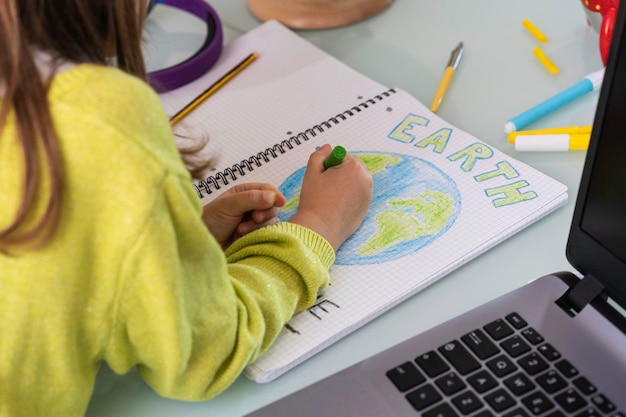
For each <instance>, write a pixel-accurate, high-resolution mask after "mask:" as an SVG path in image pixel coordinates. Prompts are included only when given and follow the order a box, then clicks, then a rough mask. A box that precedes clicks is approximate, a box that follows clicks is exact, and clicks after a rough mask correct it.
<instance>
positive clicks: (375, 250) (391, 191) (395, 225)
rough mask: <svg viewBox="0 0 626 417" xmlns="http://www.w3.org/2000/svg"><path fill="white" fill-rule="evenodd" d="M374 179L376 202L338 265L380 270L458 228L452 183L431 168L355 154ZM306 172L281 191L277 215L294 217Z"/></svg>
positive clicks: (389, 156)
mask: <svg viewBox="0 0 626 417" xmlns="http://www.w3.org/2000/svg"><path fill="white" fill-rule="evenodd" d="M352 153H353V154H354V155H356V156H358V157H359V158H361V160H363V162H365V165H366V166H367V168H368V170H369V171H370V172H371V173H372V176H373V178H374V198H373V200H372V203H371V204H370V207H369V210H368V213H367V215H366V216H365V220H364V221H363V224H362V225H361V227H360V228H359V229H358V230H357V231H356V233H355V234H354V235H352V237H350V239H348V240H347V241H346V242H345V243H344V244H343V245H342V246H341V247H340V248H339V250H338V251H337V258H336V261H335V263H336V264H338V265H369V264H378V263H383V262H387V261H391V260H394V259H398V258H401V257H403V256H406V255H409V254H412V253H414V252H416V251H418V250H420V249H422V248H424V247H426V246H427V245H429V244H430V243H432V242H433V241H435V240H436V239H437V238H438V237H439V236H441V235H442V234H444V233H445V232H446V231H447V230H448V229H449V228H450V227H451V226H452V224H454V221H455V220H456V218H457V216H458V214H459V212H460V209H461V196H460V193H459V191H458V189H457V187H456V184H455V183H454V181H453V180H452V179H451V178H450V177H448V176H447V175H446V174H444V173H443V172H442V171H441V170H439V169H438V168H437V167H436V166H434V165H433V164H431V163H429V162H426V161H424V160H422V159H419V158H415V157H412V156H407V155H402V154H393V153H378V152H376V153H374V152H352ZM304 171H305V168H304V167H303V168H301V169H299V170H298V171H296V172H294V173H293V174H292V175H291V176H289V178H287V179H286V180H285V181H284V182H283V184H282V185H281V186H280V187H279V188H280V190H281V192H282V193H283V194H284V195H285V197H286V198H287V204H286V205H285V207H284V208H283V211H282V212H281V214H280V215H279V218H280V220H283V221H286V220H288V219H289V218H290V217H291V216H292V215H294V214H295V212H296V209H297V207H298V202H299V199H300V187H301V185H302V178H303V175H304Z"/></svg>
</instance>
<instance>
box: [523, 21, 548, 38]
mask: <svg viewBox="0 0 626 417" xmlns="http://www.w3.org/2000/svg"><path fill="white" fill-rule="evenodd" d="M522 26H524V27H525V28H526V30H527V31H529V32H530V33H531V34H532V35H533V36H534V37H535V38H537V40H538V41H539V42H541V43H546V42H547V41H548V37H547V36H546V35H544V34H543V32H542V31H540V30H539V28H538V27H537V26H535V25H534V23H533V22H531V21H530V20H528V19H524V20H522Z"/></svg>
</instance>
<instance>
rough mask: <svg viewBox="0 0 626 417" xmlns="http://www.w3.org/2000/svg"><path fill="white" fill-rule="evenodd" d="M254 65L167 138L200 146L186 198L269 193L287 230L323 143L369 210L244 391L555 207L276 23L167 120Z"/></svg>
mask: <svg viewBox="0 0 626 417" xmlns="http://www.w3.org/2000/svg"><path fill="white" fill-rule="evenodd" d="M253 51H256V52H257V53H258V54H259V58H258V59H257V61H255V62H254V63H253V64H252V65H251V66H250V67H249V68H247V69H246V70H245V71H243V72H242V73H240V74H239V75H238V76H237V77H236V78H235V79H233V80H232V81H231V82H229V83H228V84H227V85H226V86H225V87H223V88H222V89H221V90H219V91H218V92H217V93H216V94H215V95H214V96H212V97H211V98H209V99H208V100H207V101H206V102H205V103H203V104H202V106H200V107H199V108H198V109H196V110H195V111H194V112H193V113H191V114H190V115H189V116H187V118H185V119H184V120H183V122H181V125H180V126H177V128H178V129H182V130H183V131H185V132H190V131H191V132H193V133H195V134H197V133H199V132H204V133H206V134H208V135H209V138H210V142H209V143H210V145H209V147H208V149H207V152H208V154H210V155H213V156H215V157H216V170H215V171H211V172H207V173H206V175H204V176H203V179H202V180H201V181H198V182H196V183H195V184H194V185H195V187H196V190H197V192H198V196H199V197H200V198H201V199H202V201H203V202H204V203H206V202H208V201H210V200H211V199H213V198H215V197H216V196H218V195H219V194H220V193H222V192H223V191H224V190H226V189H228V187H230V186H232V185H233V184H237V183H239V182H243V181H254V182H269V183H271V184H274V185H276V186H277V187H279V188H280V189H281V191H282V192H283V193H284V194H285V196H286V197H287V200H288V203H287V205H286V206H285V208H284V210H283V212H282V213H281V219H282V220H287V219H288V218H289V217H290V216H291V215H292V214H293V213H294V211H295V209H296V208H297V201H298V193H299V187H300V185H301V179H302V174H303V172H304V167H305V165H306V162H307V159H308V157H309V155H310V154H311V152H313V151H314V150H315V148H316V147H317V146H320V145H322V144H324V143H329V144H331V145H343V146H344V147H346V148H347V149H348V150H349V151H350V152H351V153H354V154H356V155H358V156H359V157H360V158H361V159H362V160H363V161H364V162H365V163H366V165H367V167H368V169H369V170H370V171H371V172H372V174H373V178H374V199H373V201H372V204H371V206H370V210H369V212H368V214H367V216H366V218H365V221H364V223H363V225H362V226H361V227H360V228H359V230H358V231H357V232H356V233H355V234H354V235H353V236H352V237H351V238H350V239H349V240H348V241H347V242H346V243H345V244H344V245H343V246H342V247H341V248H340V249H339V250H338V252H337V259H336V263H335V265H334V266H333V267H332V269H331V285H330V287H329V288H328V289H327V290H326V291H325V292H324V294H323V295H322V296H321V297H320V298H319V299H318V300H317V303H316V304H315V305H314V306H313V307H311V308H310V309H308V310H307V311H304V312H302V313H300V314H298V315H296V316H295V317H294V318H293V319H292V320H291V321H290V322H289V323H288V324H287V325H286V326H285V327H284V330H283V332H282V333H281V334H280V335H279V337H278V339H277V340H276V342H275V343H274V345H273V346H272V347H271V348H270V349H269V350H268V351H267V352H266V353H265V354H264V355H263V356H261V357H260V358H259V359H258V360H256V362H254V363H252V364H251V365H249V366H248V367H247V369H246V371H245V373H246V375H247V376H248V377H249V378H251V379H252V380H254V381H257V382H267V381H271V380H273V379H274V378H276V377H278V376H279V375H281V374H283V373H284V372H286V371H287V370H289V369H291V368H293V367H294V366H296V365H297V364H299V363H301V362H302V361H304V360H306V359H307V358H309V357H311V356H312V355H314V354H315V353H317V352H319V351H320V350H322V349H324V348H325V347H327V346H329V345H331V344H332V343H334V342H336V341H337V340H339V339H341V338H342V337H344V336H346V335H347V334H349V333H350V332H352V331H354V330H355V329H357V328H359V327H360V326H363V325H364V324H366V323H367V322H368V321H370V320H372V319H374V318H375V317H377V316H379V315H380V314H382V313H384V312H385V311H387V310H389V309H390V308H392V307H394V306H395V305H397V304H398V303H400V302H402V301H403V300H405V299H407V298H408V297H411V296H413V295H415V294H416V293H417V292H419V291H420V290H421V289H423V288H425V287H426V286H428V285H430V284H432V283H434V282H435V281H437V280H438V279H441V278H443V277H445V275H446V274H448V273H449V272H451V271H453V270H454V269H456V268H458V267H460V266H461V265H463V264H464V263H466V262H468V261H469V260H471V259H473V258H474V257H476V256H478V255H480V254H481V253H483V252H485V251H486V250H488V249H489V248H491V247H493V246H494V245H496V244H498V243H499V242H501V241H502V240H504V239H506V238H508V237H510V236H511V235H513V234H514V233H516V232H518V231H519V230H521V229H523V228H524V227H526V226H528V225H530V224H531V223H533V222H534V221H536V220H538V219H540V218H541V217H543V216H545V215H547V214H548V213H550V212H551V211H553V210H555V209H556V208H558V207H560V206H561V205H563V204H564V203H565V202H566V201H567V188H566V187H565V186H564V185H563V184H561V183H559V182H557V181H555V180H554V179H552V178H550V177H548V176H546V175H544V174H542V173H541V172H539V171H537V170H535V169H533V168H531V167H529V166H527V165H525V164H523V163H521V162H520V161H517V160H515V159H513V158H511V157H510V156H508V155H506V154H504V153H502V152H500V151H498V150H497V149H495V148H493V147H491V146H489V145H488V144H486V143H484V142H481V141H480V140H479V139H477V138H475V137H473V136H472V135H470V134H468V133H466V132H464V131H462V130H461V129H458V128H456V127H455V126H453V125H451V124H450V123H448V122H446V121H445V120H442V119H441V118H440V117H438V116H437V115H435V114H433V113H432V112H430V110H429V109H428V108H427V107H426V106H424V105H423V104H422V103H420V102H419V101H418V100H416V99H415V98H414V97H412V96H411V95H410V94H408V93H407V92H405V91H403V90H402V89H399V88H388V87H386V86H383V85H381V84H379V83H377V82H375V81H374V80H371V79H369V78H368V77H366V76H364V75H362V74H360V73H358V72H357V71H355V70H353V69H352V68H350V67H348V66H346V65H345V64H343V63H342V62H340V61H339V60H337V59H335V58H334V57H332V56H330V55H329V54H327V53H326V52H323V51H322V50H320V49H318V48H317V47H316V46H314V45H312V44H311V43H309V42H308V41H306V40H305V39H303V38H301V37H299V36H298V35H297V34H296V33H294V32H292V31H291V30H289V29H287V28H285V27H284V26H282V25H281V24H280V23H278V22H275V21H269V22H267V23H264V24H262V25H260V26H258V27H257V28H255V29H253V30H252V31H250V32H248V33H246V34H245V35H243V36H241V37H240V38H238V39H236V40H235V41H233V42H232V43H230V44H228V45H226V46H225V48H224V52H223V55H222V57H221V58H220V60H219V62H218V63H217V65H216V66H215V67H214V68H213V69H212V70H211V71H210V72H209V73H208V74H206V75H205V76H204V77H202V78H200V79H199V80H197V81H195V82H193V83H192V84H189V85H188V86H186V87H183V88H181V89H178V90H175V91H172V92H169V93H166V94H163V95H162V96H161V97H162V100H163V103H164V105H165V107H166V110H167V111H168V112H169V114H174V113H175V112H176V111H178V110H179V109H180V108H182V107H183V106H184V105H185V104H187V103H188V102H189V101H190V100H191V99H193V98H194V97H195V96H196V95H197V94H198V92H200V91H203V90H204V89H205V88H206V86H208V85H210V84H211V83H212V82H214V81H215V80H217V79H218V78H219V77H220V76H221V75H222V74H224V73H226V72H228V70H230V68H232V67H233V66H234V65H235V64H236V63H238V62H239V61H241V60H242V59H243V58H244V57H245V56H247V55H248V54H249V53H251V52H253ZM199 157H202V153H200V155H199Z"/></svg>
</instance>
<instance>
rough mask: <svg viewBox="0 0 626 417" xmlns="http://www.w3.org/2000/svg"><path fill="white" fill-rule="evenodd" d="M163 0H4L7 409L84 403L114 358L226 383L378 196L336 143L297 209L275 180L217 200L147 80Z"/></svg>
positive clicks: (294, 308) (164, 381) (149, 373)
mask: <svg viewBox="0 0 626 417" xmlns="http://www.w3.org/2000/svg"><path fill="white" fill-rule="evenodd" d="M147 6H148V5H147V0H135V1H131V0H88V1H87V0H64V1H59V0H2V6H1V7H0V387H1V388H0V416H2V417H8V416H10V417H18V416H29V417H34V416H64V417H71V416H82V415H84V413H85V410H86V407H87V404H88V402H89V397H90V395H91V392H92V389H93V385H94V380H95V376H96V373H97V371H98V366H99V364H100V362H101V361H106V362H107V363H108V364H109V366H110V367H111V368H112V369H113V370H115V371H116V372H118V373H124V372H127V371H128V370H129V369H130V368H132V367H135V366H136V367H137V368H138V370H139V372H140V373H141V375H142V376H143V378H144V379H145V381H146V382H147V383H148V384H149V385H150V386H151V387H153V388H154V389H155V390H156V391H157V392H158V393H160V394H161V395H164V396H167V397H171V398H178V399H184V400H202V399H207V398H210V397H212V396H214V395H216V394H218V393H219V392H220V391H222V390H223V389H225V388H226V387H227V386H228V385H229V384H230V383H231V382H232V381H233V380H235V379H236V378H237V377H238V375H239V374H240V373H241V371H242V370H243V369H244V367H245V366H246V365H247V364H249V363H250V362H251V361H253V360H254V359H255V358H257V357H258V356H259V355H260V354H262V353H263V352H264V351H265V350H266V349H267V348H268V347H269V346H270V345H271V343H272V341H273V340H274V339H275V338H276V336H277V335H278V334H279V332H280V331H281V328H282V327H283V325H284V324H285V323H286V322H287V321H288V320H289V319H290V318H291V317H292V316H293V314H294V313H296V312H299V311H302V310H303V309H306V308H307V307H309V306H311V305H312V304H313V302H314V301H315V298H316V294H317V293H318V291H319V290H320V289H321V288H323V287H324V286H325V285H327V283H328V279H329V276H328V269H329V267H330V265H331V264H332V262H333V261H334V250H336V249H337V248H338V247H339V246H340V245H341V244H342V243H343V242H344V240H345V239H347V238H348V237H349V236H350V235H351V234H352V233H353V232H354V231H355V230H356V228H357V227H358V226H359V225H360V223H361V222H362V219H363V217H364V216H365V212H366V211H367V207H368V204H369V201H370V199H371V193H372V179H371V176H370V175H369V173H368V172H367V170H366V169H365V167H364V164H363V163H362V162H361V161H360V160H359V159H358V158H356V157H354V156H352V155H348V156H347V157H346V159H345V161H344V162H343V163H342V164H340V165H339V166H337V167H333V168H330V169H328V170H324V169H323V166H322V163H323V161H324V159H325V158H326V157H327V156H328V155H329V153H330V146H328V145H325V146H323V147H321V148H320V149H319V150H318V151H316V152H314V153H313V154H312V155H311V156H310V159H309V161H308V165H307V171H306V175H305V179H304V183H303V186H302V195H301V200H300V209H299V211H298V212H297V214H296V215H295V216H294V217H293V218H292V219H291V220H290V221H289V222H277V221H276V215H277V213H278V212H279V211H280V208H281V207H282V206H283V205H284V204H285V198H284V197H283V196H282V195H281V194H280V192H279V191H278V190H277V189H276V188H274V187H272V186H270V185H267V184H240V185H237V186H236V187H233V188H232V189H231V190H230V191H228V192H227V193H225V194H223V195H222V196H221V197H220V198H218V199H216V200H215V201H213V202H212V203H211V204H209V205H207V206H206V207H204V209H203V208H202V207H201V204H200V201H199V199H198V197H197V194H196V192H195V190H194V188H193V186H192V182H191V177H190V175H189V173H188V172H187V170H186V169H185V166H184V164H183V162H182V160H181V157H180V154H179V152H178V151H177V149H176V145H175V141H174V140H173V137H172V132H171V129H170V127H169V122H168V119H167V116H166V114H165V113H164V111H163V109H162V107H161V105H160V102H159V100H158V97H157V96H156V94H155V93H154V92H153V91H152V90H151V89H150V88H149V87H148V85H147V84H146V83H145V81H144V80H145V78H146V74H145V69H144V63H143V60H142V57H141V52H140V38H141V32H142V23H143V21H144V19H145V14H146V9H147ZM111 56H115V57H116V63H117V66H118V68H113V67H111V66H107V62H109V59H110V57H111ZM329 202H332V203H329Z"/></svg>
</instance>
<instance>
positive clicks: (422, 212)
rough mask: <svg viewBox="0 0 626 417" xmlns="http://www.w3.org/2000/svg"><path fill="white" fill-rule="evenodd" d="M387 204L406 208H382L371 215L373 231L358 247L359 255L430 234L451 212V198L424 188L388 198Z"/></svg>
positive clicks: (452, 209)
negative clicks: (405, 196)
mask: <svg viewBox="0 0 626 417" xmlns="http://www.w3.org/2000/svg"><path fill="white" fill-rule="evenodd" d="M387 204H388V205H390V206H400V207H407V208H409V209H410V211H409V212H405V211H401V210H391V209H390V210H385V211H382V212H380V213H379V214H377V215H376V217H375V220H374V222H375V224H376V226H377V230H376V232H375V233H374V235H373V236H372V237H370V238H369V239H368V240H367V241H366V242H365V243H364V244H363V246H361V247H360V248H359V250H358V251H357V253H358V254H359V255H361V256H371V255H374V254H377V253H380V252H383V251H385V250H386V249H388V248H390V247H392V246H395V245H398V244H400V243H402V242H405V241H409V240H412V239H417V238H419V237H422V236H426V235H432V234H435V233H437V232H439V231H440V230H442V229H443V228H444V226H445V225H446V223H447V222H448V221H449V220H450V217H451V216H452V215H453V214H454V200H453V199H452V198H451V197H449V196H448V195H447V194H444V193H441V192H439V191H432V190H426V191H424V192H423V193H422V194H421V195H419V196H417V197H414V198H410V199H403V200H400V199H398V200H390V201H388V202H387Z"/></svg>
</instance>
